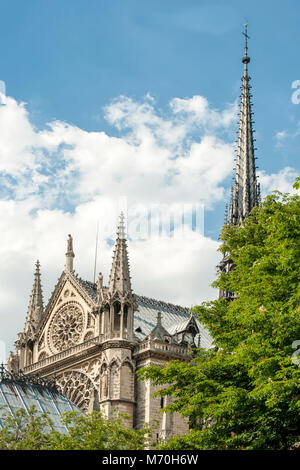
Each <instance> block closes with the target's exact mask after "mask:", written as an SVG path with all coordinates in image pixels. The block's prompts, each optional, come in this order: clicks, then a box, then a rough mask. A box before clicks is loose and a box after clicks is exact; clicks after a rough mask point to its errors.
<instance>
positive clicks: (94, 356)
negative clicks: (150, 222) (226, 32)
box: [8, 27, 260, 439]
mask: <svg viewBox="0 0 300 470" xmlns="http://www.w3.org/2000/svg"><path fill="white" fill-rule="evenodd" d="M244 35H245V53H244V56H243V58H242V62H243V64H244V73H243V76H242V86H241V89H242V93H241V102H240V121H239V130H238V144H237V150H236V168H235V182H234V186H233V187H232V191H231V199H230V204H229V208H228V209H229V210H227V208H226V210H225V224H234V225H236V224H239V223H240V222H241V220H243V219H244V218H245V217H247V216H248V214H249V213H250V211H251V209H252V208H253V207H254V206H257V205H258V204H259V201H260V193H259V185H258V183H257V177H256V171H255V157H254V151H255V149H254V139H253V129H252V111H251V100H250V98H251V94H250V88H251V86H250V84H249V81H250V77H249V75H248V63H249V61H250V58H249V57H248V50H247V38H248V36H247V27H246V28H245V32H244ZM74 256H75V254H74V248H73V239H72V236H71V235H69V236H68V240H67V250H66V260H65V267H64V270H63V272H62V274H61V276H60V278H59V280H58V282H57V284H56V286H55V288H54V291H53V293H52V295H51V297H50V299H49V301H48V303H47V305H46V306H44V302H43V294H42V284H41V273H40V263H39V261H37V263H36V269H35V274H34V282H33V288H32V293H31V296H30V302H29V307H28V311H27V316H26V321H25V327H24V330H23V332H21V333H19V335H18V339H17V341H16V343H15V345H16V352H15V353H11V354H10V356H9V359H8V368H9V370H10V371H18V370H20V369H21V370H22V371H23V373H24V374H25V375H32V374H36V373H38V374H39V376H40V377H42V378H44V379H45V380H47V379H51V378H53V377H55V381H56V385H57V388H58V390H59V391H60V392H61V394H62V395H63V396H65V397H66V398H67V399H68V400H70V402H71V403H73V404H74V405H76V406H77V407H78V408H80V409H82V410H83V411H85V412H90V411H92V410H94V409H95V410H99V409H100V410H102V411H103V413H105V414H106V416H109V415H110V413H111V411H112V410H113V409H117V410H119V411H121V412H124V413H126V414H127V415H128V416H129V418H130V419H129V423H128V425H129V426H131V427H134V428H136V429H139V428H141V427H142V426H143V425H144V424H150V423H151V422H152V421H153V420H154V419H156V420H157V424H156V433H157V437H161V438H162V439H167V438H168V437H170V436H172V435H178V434H183V433H186V432H187V431H188V428H189V425H188V421H187V420H186V419H183V418H182V417H181V416H180V415H177V414H176V413H175V414H166V413H160V410H161V409H162V408H164V406H166V405H167V404H168V400H169V397H164V398H160V397H159V398H157V397H156V398H154V397H153V393H154V392H155V388H154V386H153V385H152V384H151V382H148V381H144V382H141V381H138V380H137V377H136V371H137V370H139V369H140V368H142V367H146V366H149V365H163V364H165V363H166V362H168V361H170V360H173V359H177V360H181V361H189V360H190V357H191V355H190V351H191V349H192V347H202V348H205V349H208V348H210V347H212V346H213V341H212V338H211V337H210V334H209V332H208V331H207V330H206V329H205V328H204V326H203V325H202V324H201V323H200V322H199V321H198V319H197V317H196V316H195V315H194V314H193V313H191V312H190V311H189V309H188V308H185V307H182V306H179V305H173V304H170V303H167V302H164V301H161V300H157V299H152V298H149V297H146V296H142V295H137V294H135V293H134V285H132V282H131V277H130V270H129V261H128V247H127V240H126V231H125V219H124V215H123V214H121V215H120V220H119V224H118V228H117V234H116V241H115V249H114V254H113V261H112V266H111V271H110V276H109V279H108V282H107V284H105V283H104V282H103V276H102V274H101V273H100V274H99V276H98V279H97V282H96V283H93V282H90V281H87V280H84V279H82V278H81V277H80V276H79V275H78V274H77V273H76V272H75V270H74V264H73V262H74ZM232 267H233V266H232V263H231V261H230V257H229V255H225V256H224V258H223V259H222V261H221V264H220V269H221V270H223V271H225V272H228V271H230V269H232ZM220 296H222V297H225V298H226V299H228V300H231V299H232V298H234V294H232V293H230V292H220Z"/></svg>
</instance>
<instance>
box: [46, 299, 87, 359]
mask: <svg viewBox="0 0 300 470" xmlns="http://www.w3.org/2000/svg"><path fill="white" fill-rule="evenodd" d="M83 324H84V317H83V312H82V310H81V308H80V307H79V306H78V305H76V304H67V305H65V306H64V307H62V308H61V309H60V310H59V311H58V312H57V314H56V315H55V316H54V318H53V320H52V322H51V327H50V328H51V329H50V336H51V342H52V345H53V346H54V348H55V349H56V350H57V351H63V350H64V349H68V348H71V347H72V346H75V344H78V343H79V342H80V340H81V336H82V332H83Z"/></svg>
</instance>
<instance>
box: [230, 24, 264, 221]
mask: <svg viewBox="0 0 300 470" xmlns="http://www.w3.org/2000/svg"><path fill="white" fill-rule="evenodd" d="M247 27H248V24H247V23H246V24H245V30H244V31H243V35H244V36H245V45H244V56H243V58H242V62H243V64H244V74H243V77H242V86H241V89H242V93H241V104H240V120H239V130H238V146H237V150H236V152H237V156H236V168H235V178H234V179H235V182H234V186H233V189H232V193H231V198H230V204H229V220H228V223H229V224H231V225H237V224H239V223H240V222H241V221H242V220H243V219H245V218H246V217H248V215H249V213H250V212H251V210H252V209H253V207H254V206H257V205H258V184H257V176H256V168H255V156H254V151H255V148H254V140H255V139H254V138H253V132H254V131H253V122H252V115H253V113H252V109H251V107H252V103H251V99H250V98H251V94H250V89H251V86H250V85H249V82H250V79H251V78H250V77H249V75H248V64H249V62H250V57H249V56H248V39H249V36H248V30H247Z"/></svg>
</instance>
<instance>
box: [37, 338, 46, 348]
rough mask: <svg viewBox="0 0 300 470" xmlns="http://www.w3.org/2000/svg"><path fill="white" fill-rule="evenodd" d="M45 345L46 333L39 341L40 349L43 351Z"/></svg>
mask: <svg viewBox="0 0 300 470" xmlns="http://www.w3.org/2000/svg"><path fill="white" fill-rule="evenodd" d="M44 347H45V334H43V335H42V336H41V338H40V340H39V342H38V351H41V349H44Z"/></svg>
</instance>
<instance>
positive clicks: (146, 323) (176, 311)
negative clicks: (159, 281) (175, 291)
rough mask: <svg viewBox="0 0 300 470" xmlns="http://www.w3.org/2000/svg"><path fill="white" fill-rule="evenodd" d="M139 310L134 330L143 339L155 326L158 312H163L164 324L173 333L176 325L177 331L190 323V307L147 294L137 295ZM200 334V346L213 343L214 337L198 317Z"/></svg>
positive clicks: (135, 317) (136, 314)
mask: <svg viewBox="0 0 300 470" xmlns="http://www.w3.org/2000/svg"><path fill="white" fill-rule="evenodd" d="M136 300H137V304H138V310H137V311H136V312H135V314H134V330H135V335H136V337H137V338H138V339H139V340H140V341H142V340H143V339H144V338H145V337H146V336H148V334H149V333H150V332H151V331H152V330H153V329H154V328H155V326H156V319H157V313H158V312H161V314H162V316H161V322H162V326H163V327H164V328H166V330H167V331H168V332H169V333H170V334H171V335H173V334H174V326H175V325H178V328H176V332H179V331H183V329H184V328H182V327H183V326H186V325H187V324H188V320H189V318H190V316H191V313H190V311H189V309H188V308H184V307H181V306H180V305H174V304H170V303H168V302H163V301H161V300H156V299H151V298H149V297H145V296H140V295H137V296H136ZM196 324H197V326H198V329H199V334H200V344H199V346H200V347H202V348H205V349H208V348H210V347H211V345H212V338H211V336H210V334H209V332H208V331H207V330H206V329H205V328H204V326H203V325H202V324H201V323H200V322H199V321H198V320H197V319H196Z"/></svg>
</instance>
